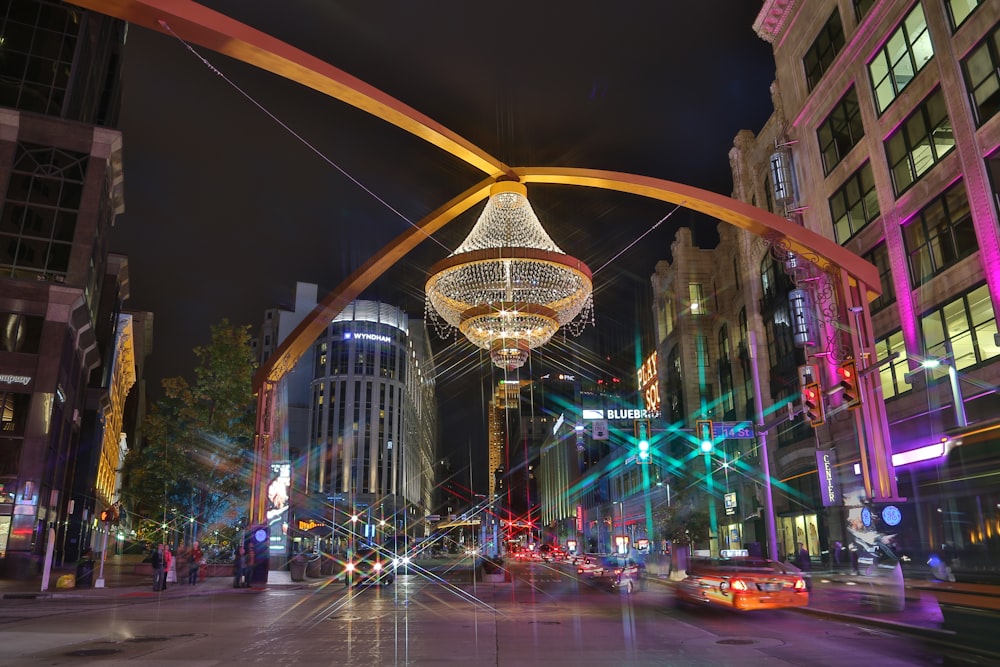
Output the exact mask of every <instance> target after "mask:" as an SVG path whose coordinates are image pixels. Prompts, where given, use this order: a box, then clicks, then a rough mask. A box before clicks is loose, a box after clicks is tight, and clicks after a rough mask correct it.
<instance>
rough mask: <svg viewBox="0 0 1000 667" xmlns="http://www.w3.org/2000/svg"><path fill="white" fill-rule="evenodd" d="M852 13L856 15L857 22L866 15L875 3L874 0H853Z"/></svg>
mask: <svg viewBox="0 0 1000 667" xmlns="http://www.w3.org/2000/svg"><path fill="white" fill-rule="evenodd" d="M853 2H854V15H855V16H856V17H858V23H861V19H863V18H864V17H865V16H867V15H868V11H869V10H870V9H871V8H872V6H874V5H875V0H853Z"/></svg>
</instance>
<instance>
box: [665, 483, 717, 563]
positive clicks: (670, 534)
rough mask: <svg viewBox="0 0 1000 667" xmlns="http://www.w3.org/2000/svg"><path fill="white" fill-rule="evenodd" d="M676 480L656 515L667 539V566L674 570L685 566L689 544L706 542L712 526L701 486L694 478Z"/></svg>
mask: <svg viewBox="0 0 1000 667" xmlns="http://www.w3.org/2000/svg"><path fill="white" fill-rule="evenodd" d="M680 481H681V483H680V484H678V485H677V486H678V490H677V492H675V493H674V495H673V498H671V502H670V505H669V506H667V507H664V508H663V510H662V511H661V512H660V513H659V515H658V516H657V525H658V526H659V528H660V534H661V535H662V536H663V538H664V539H667V540H670V542H671V549H670V559H671V563H672V565H671V570H672V571H675V572H682V571H683V570H684V569H685V568H686V567H687V557H688V550H689V549H690V547H691V545H693V544H699V543H705V542H707V541H708V540H709V538H710V537H711V530H712V526H711V519H710V517H709V513H708V508H707V502H708V500H707V497H706V495H705V493H704V489H702V488H699V487H698V486H697V481H691V480H684V479H681V480H680ZM685 481H687V482H689V483H685ZM678 547H680V548H678Z"/></svg>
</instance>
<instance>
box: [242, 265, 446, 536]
mask: <svg viewBox="0 0 1000 667" xmlns="http://www.w3.org/2000/svg"><path fill="white" fill-rule="evenodd" d="M303 297H304V298H303ZM315 305H316V286H315V285H304V284H301V283H300V284H299V286H298V288H297V298H296V307H295V311H294V312H295V313H297V315H289V317H288V318H284V314H285V313H284V312H279V311H280V309H279V310H276V311H268V313H269V314H270V318H267V317H266V320H269V322H268V321H266V322H265V326H264V327H262V329H261V337H260V338H259V339H258V348H259V349H260V350H262V351H263V350H266V349H268V348H269V349H270V350H271V351H273V349H274V347H276V346H277V345H278V344H280V342H281V341H282V340H283V339H284V337H285V336H287V335H288V333H290V331H291V329H292V328H294V327H293V326H291V321H293V320H296V318H297V320H296V321H301V319H302V317H304V316H305V314H307V313H308V312H309V311H311V310H312V308H314V307H315ZM282 318H284V319H287V320H289V321H288V322H285V323H284V324H280V325H279V326H277V327H275V326H274V322H276V321H278V320H282ZM285 324H288V325H289V326H287V327H286V326H285ZM267 337H270V338H271V341H270V342H268V341H267ZM282 383H283V385H285V386H284V387H283V388H282V389H281V396H282V397H283V401H284V403H285V405H286V406H287V407H286V408H285V409H284V412H285V414H284V416H280V415H279V416H278V419H279V421H281V422H282V423H284V424H285V426H284V427H282V428H280V429H278V431H279V433H282V434H284V435H283V436H282V439H283V440H285V444H284V445H282V446H281V447H280V449H281V451H279V452H278V454H277V456H276V457H275V458H274V460H275V461H276V462H281V461H284V462H285V464H286V465H288V467H289V469H288V472H287V476H288V479H289V483H290V489H289V491H290V494H289V499H290V502H289V506H288V510H287V515H286V516H287V519H286V521H287V527H285V529H283V530H280V531H279V530H276V529H275V527H274V526H272V531H271V532H272V554H274V555H278V554H277V553H275V552H276V551H277V552H278V553H281V552H282V551H283V550H284V551H286V552H292V553H295V552H300V551H312V550H323V551H325V552H328V553H333V552H337V551H348V550H352V549H355V548H357V547H358V546H359V545H360V543H362V542H381V541H384V540H385V539H386V538H389V537H393V536H396V535H403V534H407V535H410V536H415V535H423V534H424V533H425V530H426V527H427V524H426V521H425V519H424V517H425V516H426V515H427V514H429V513H430V511H431V509H432V508H433V507H434V506H435V505H434V503H435V500H436V499H435V497H434V495H435V494H434V473H435V469H434V466H435V463H436V461H437V458H436V453H437V400H436V394H435V371H434V363H433V356H432V354H431V350H430V343H429V340H428V337H427V333H426V330H425V328H424V325H423V321H422V320H415V319H410V318H409V317H408V316H407V315H406V313H405V312H403V311H402V310H400V309H399V308H396V307H394V306H390V305H388V304H383V303H379V302H375V301H363V300H359V301H355V302H352V303H351V304H350V305H349V306H348V307H347V308H345V309H344V311H343V312H342V313H340V314H339V315H338V316H337V317H335V318H334V319H333V320H332V321H331V322H330V324H329V326H328V327H327V329H326V331H325V332H324V333H323V334H322V335H321V336H320V337H319V338H318V339H317V340H316V342H315V343H314V345H313V346H312V350H311V353H310V354H308V355H306V356H305V357H303V359H301V360H300V361H299V363H298V364H297V365H296V368H295V370H294V371H293V372H291V373H289V374H288V375H286V377H285V378H283V380H282ZM302 397H304V398H302ZM293 399H294V400H293ZM296 411H297V412H298V413H299V416H298V417H297V416H296ZM299 417H304V420H302V419H299ZM300 422H304V423H300ZM296 424H298V425H296ZM276 465H277V466H278V467H279V469H277V470H276V471H275V479H276V480H277V479H278V478H279V477H280V476H281V474H282V471H281V470H280V466H281V465H282V464H281V463H277V464H276ZM276 509H280V508H275V507H272V508H270V509H269V516H271V513H272V511H274V510H276ZM276 535H281V536H285V535H287V542H286V543H284V544H279V543H277V542H276V540H275V536H276Z"/></svg>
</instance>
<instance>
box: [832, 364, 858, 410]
mask: <svg viewBox="0 0 1000 667" xmlns="http://www.w3.org/2000/svg"><path fill="white" fill-rule="evenodd" d="M837 377H839V378H840V388H841V389H843V390H844V393H843V397H844V405H845V406H846V407H847V408H848V409H850V410H853V409H854V408H856V407H858V406H859V405H861V392H860V391H858V367H857V365H856V364H855V363H854V361H853V360H851V361H845V362H844V363H842V364H841V365H840V366H838V367H837Z"/></svg>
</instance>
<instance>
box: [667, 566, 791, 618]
mask: <svg viewBox="0 0 1000 667" xmlns="http://www.w3.org/2000/svg"><path fill="white" fill-rule="evenodd" d="M675 596H676V597H675V600H676V602H677V604H678V605H680V606H702V607H717V608H724V609H732V610H735V611H741V612H743V611H753V610H758V609H782V608H785V607H804V606H806V605H808V604H809V591H808V590H807V588H806V582H805V579H803V578H802V576H801V574H800V573H799V571H798V569H797V568H794V567H793V566H791V565H787V564H785V563H780V562H778V561H773V560H768V559H766V558H758V557H753V556H750V557H737V558H695V559H692V560H691V562H690V564H689V565H688V568H687V576H686V577H685V578H684V579H683V580H682V581H681V582H680V584H678V586H677V589H676V592H675Z"/></svg>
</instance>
